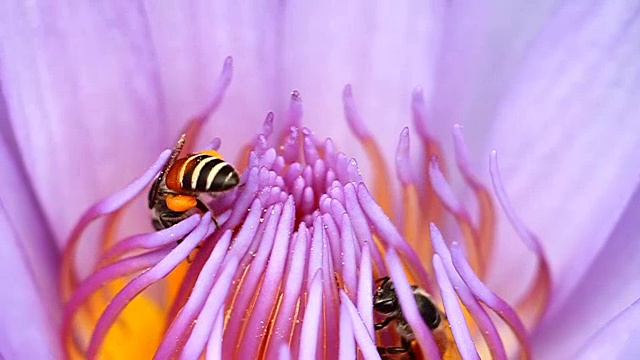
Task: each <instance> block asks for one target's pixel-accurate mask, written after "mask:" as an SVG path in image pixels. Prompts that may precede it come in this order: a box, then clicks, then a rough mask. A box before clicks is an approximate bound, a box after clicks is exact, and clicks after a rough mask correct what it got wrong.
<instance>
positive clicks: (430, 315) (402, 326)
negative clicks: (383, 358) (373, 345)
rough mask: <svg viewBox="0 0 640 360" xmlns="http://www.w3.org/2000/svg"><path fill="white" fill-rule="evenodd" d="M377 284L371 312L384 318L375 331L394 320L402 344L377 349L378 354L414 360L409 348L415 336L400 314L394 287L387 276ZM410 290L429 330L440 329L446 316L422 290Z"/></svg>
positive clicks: (376, 325)
mask: <svg viewBox="0 0 640 360" xmlns="http://www.w3.org/2000/svg"><path fill="white" fill-rule="evenodd" d="M378 283H380V285H379V286H378V288H377V289H376V292H375V293H374V295H373V310H375V311H376V312H377V313H379V314H381V315H384V316H385V318H384V320H383V321H382V322H380V323H377V324H375V330H376V331H380V330H382V329H384V328H385V327H387V325H389V323H391V322H392V321H393V320H395V321H396V324H395V325H396V331H397V333H398V335H400V337H401V342H402V343H401V345H402V346H391V347H378V353H380V355H394V354H407V355H408V357H409V358H410V359H415V355H414V354H413V350H412V348H411V343H412V342H413V340H415V334H414V333H413V330H411V327H410V326H409V323H408V322H407V319H405V317H404V315H403V314H402V309H401V308H400V302H399V301H398V296H397V294H396V290H395V286H394V285H393V282H392V281H391V279H389V277H388V276H387V277H383V278H381V279H378V280H376V284H378ZM411 289H412V290H413V295H414V297H415V299H416V303H417V304H418V311H419V312H420V315H422V319H423V320H424V322H425V323H426V324H427V326H428V327H429V329H431V331H435V330H436V329H438V328H439V327H441V326H440V325H441V323H442V321H443V319H446V315H445V314H444V313H443V312H441V311H440V310H438V308H437V307H436V305H435V304H434V302H433V300H432V299H431V296H430V295H429V294H428V293H427V292H426V291H425V290H424V289H422V288H420V287H418V286H415V285H413V286H411Z"/></svg>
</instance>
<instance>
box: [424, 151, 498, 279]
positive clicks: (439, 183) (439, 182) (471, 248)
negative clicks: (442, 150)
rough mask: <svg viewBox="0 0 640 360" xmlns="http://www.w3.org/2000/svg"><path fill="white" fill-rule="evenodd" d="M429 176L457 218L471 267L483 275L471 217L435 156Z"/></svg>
mask: <svg viewBox="0 0 640 360" xmlns="http://www.w3.org/2000/svg"><path fill="white" fill-rule="evenodd" d="M429 178H430V180H431V184H432V186H433V189H434V191H435V192H436V194H437V195H438V197H439V198H440V200H441V201H442V203H443V204H444V207H445V208H446V209H447V211H449V212H450V213H451V214H452V215H453V216H454V217H455V218H456V220H457V222H458V225H459V227H460V230H461V231H462V235H463V238H464V240H465V242H464V243H465V245H466V246H467V249H468V252H469V256H470V257H471V261H470V262H471V264H472V266H473V269H474V270H475V271H476V272H477V273H478V274H480V276H483V275H484V272H485V264H484V263H483V259H482V258H481V257H480V250H479V249H480V244H478V241H479V239H478V234H477V232H476V231H475V228H474V227H473V225H472V223H471V218H470V216H469V213H468V212H467V210H466V208H465V207H464V205H462V203H461V202H460V201H458V199H457V198H456V195H455V194H454V193H453V190H452V189H451V187H450V186H449V183H447V180H446V179H445V178H444V174H443V173H442V172H441V171H440V168H439V167H438V162H437V160H436V158H433V159H431V162H430V163H429Z"/></svg>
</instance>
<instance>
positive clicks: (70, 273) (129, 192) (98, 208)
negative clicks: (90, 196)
mask: <svg viewBox="0 0 640 360" xmlns="http://www.w3.org/2000/svg"><path fill="white" fill-rule="evenodd" d="M170 155H171V150H164V151H163V152H162V153H160V156H159V157H158V159H157V160H156V161H155V162H154V163H153V165H151V167H149V169H148V170H147V171H145V173H144V174H142V176H140V177H139V178H138V179H136V180H134V181H133V182H132V183H131V184H129V185H127V186H126V187H125V188H124V189H122V190H120V191H119V192H117V193H115V194H113V195H111V196H109V197H107V198H104V199H103V200H100V201H98V202H97V203H96V204H94V205H93V206H92V207H90V208H89V209H88V210H87V211H85V212H84V214H82V217H80V220H79V221H78V223H77V224H76V226H75V227H74V228H73V230H72V231H71V235H69V239H67V241H66V244H67V245H66V247H65V249H64V252H63V255H62V264H61V274H62V275H61V282H62V283H61V288H62V294H63V297H65V298H66V297H68V296H70V294H71V292H72V291H73V289H74V288H75V287H76V284H77V282H78V280H77V275H76V271H75V267H74V266H73V260H74V256H75V252H76V249H77V247H78V241H79V240H80V235H82V232H83V231H84V230H85V229H86V227H87V226H88V225H89V224H90V223H91V222H93V221H94V220H95V219H97V218H99V217H101V216H105V215H107V214H111V213H113V212H115V211H118V210H119V209H121V208H122V207H123V206H124V205H125V204H128V203H129V202H131V201H132V200H133V199H134V198H135V197H136V196H137V195H138V194H140V193H141V192H142V191H143V190H144V189H145V188H146V187H147V185H149V183H151V181H153V180H154V179H155V177H156V174H158V172H159V171H160V169H162V166H163V165H164V163H165V162H166V161H167V160H168V159H169V156H170Z"/></svg>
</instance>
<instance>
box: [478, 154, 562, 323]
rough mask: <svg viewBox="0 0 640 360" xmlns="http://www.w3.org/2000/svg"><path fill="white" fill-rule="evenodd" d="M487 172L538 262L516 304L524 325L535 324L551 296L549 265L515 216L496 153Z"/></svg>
mask: <svg viewBox="0 0 640 360" xmlns="http://www.w3.org/2000/svg"><path fill="white" fill-rule="evenodd" d="M489 170H490V172H491V181H492V183H493V189H494V191H495V193H496V197H497V198H498V202H499V203H500V206H502V210H503V211H504V213H505V215H506V216H507V218H508V219H509V222H511V225H512V226H513V228H514V229H515V230H516V233H517V234H518V236H519V237H520V239H521V240H522V242H523V243H524V244H525V245H526V246H527V248H529V250H531V251H532V252H533V253H534V255H535V256H536V257H537V260H538V268H537V270H536V277H535V280H534V282H533V285H532V286H531V287H530V288H529V290H528V291H527V293H526V294H525V295H524V297H523V300H521V301H520V302H519V303H518V306H517V308H518V309H519V310H520V311H518V312H519V313H520V314H524V315H527V317H526V319H525V323H528V324H536V323H538V321H539V320H540V318H541V317H542V315H543V314H544V311H545V310H546V309H547V307H548V306H547V305H548V304H549V298H550V294H551V281H552V280H551V270H550V268H549V263H548V262H547V258H546V256H545V254H544V250H543V249H542V246H540V241H539V240H538V238H537V237H536V236H535V235H534V234H533V233H532V232H531V231H529V229H527V227H526V226H525V225H524V223H523V222H522V220H521V219H520V217H519V216H518V215H517V214H516V212H515V210H514V209H513V207H512V206H511V203H510V202H509V198H508V197H507V193H506V191H505V190H504V185H503V184H502V178H501V176H500V170H499V168H498V153H497V152H496V151H495V150H493V151H492V152H491V155H490V157H489Z"/></svg>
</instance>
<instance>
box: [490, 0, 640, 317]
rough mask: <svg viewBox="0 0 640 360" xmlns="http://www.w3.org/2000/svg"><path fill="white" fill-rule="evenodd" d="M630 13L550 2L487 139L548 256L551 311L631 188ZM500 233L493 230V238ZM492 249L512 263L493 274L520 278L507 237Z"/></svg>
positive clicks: (629, 5) (633, 13) (635, 145)
mask: <svg viewBox="0 0 640 360" xmlns="http://www.w3.org/2000/svg"><path fill="white" fill-rule="evenodd" d="M637 12H638V8H637V4H636V3H635V2H633V1H631V2H615V3H612V2H606V3H605V2H596V3H591V2H576V3H574V4H572V5H571V6H562V7H559V8H558V9H557V11H556V12H555V13H554V14H553V17H552V18H551V19H550V20H549V21H548V23H547V24H546V25H545V29H544V31H543V32H542V33H541V34H539V36H538V38H537V40H536V41H535V42H534V43H533V44H531V47H530V49H529V52H528V54H527V55H526V57H525V59H524V62H523V65H522V67H521V68H520V69H519V72H518V73H517V75H516V78H515V81H514V84H513V86H512V87H511V88H510V89H509V92H508V94H507V96H506V98H505V99H504V101H503V103H502V104H501V107H500V109H499V115H498V119H497V121H496V122H495V126H494V128H493V130H492V138H491V139H490V140H489V141H488V143H489V144H490V146H491V147H495V148H496V149H497V150H498V151H500V153H501V156H502V165H503V166H502V169H503V170H504V171H503V173H504V180H505V184H506V188H507V193H508V194H509V197H510V198H511V199H512V200H513V205H514V208H516V209H518V210H519V213H520V214H521V216H522V218H523V219H526V221H527V223H528V224H530V226H531V228H532V229H533V231H534V232H535V233H537V234H538V235H539V238H540V239H541V241H542V245H543V248H544V249H545V250H546V252H547V254H548V257H549V262H550V265H551V269H552V274H553V278H554V280H555V288H554V298H553V302H552V304H551V305H550V311H552V312H553V311H554V310H557V309H558V308H559V306H560V305H561V304H562V303H563V302H564V301H565V300H566V299H567V296H569V295H570V294H571V292H572V291H573V289H574V287H575V286H576V285H577V283H578V282H579V281H580V279H581V278H582V277H583V276H584V275H585V272H586V271H587V269H588V268H589V266H590V264H591V263H592V262H593V260H594V259H595V257H596V256H597V254H598V253H599V252H600V250H601V249H602V248H603V246H604V244H605V243H606V241H607V239H608V237H609V235H610V234H611V232H612V231H613V229H614V227H615V224H616V223H617V221H618V219H619V217H620V216H621V214H622V212H623V211H624V208H625V206H626V204H627V203H628V202H629V199H630V198H631V196H632V194H633V192H634V191H635V189H636V187H637V186H638V178H639V177H640V157H639V156H638V152H639V151H640V137H639V136H638V131H640V122H638V115H639V114H640V102H638V101H637V94H638V91H639V86H640V83H639V82H638V81H637V80H638V73H639V72H640V53H639V52H638V51H637V39H638V38H639V37H640V26H638V24H637ZM500 223H504V222H502V221H501V222H500ZM509 233H510V230H508V229H507V228H506V227H505V226H501V227H500V228H499V238H502V239H505V238H507V237H508V236H507V235H508V234H509ZM500 247H501V249H500V251H499V254H498V255H499V256H500V257H503V256H510V257H512V258H513V259H514V261H515V262H517V263H518V264H519V265H520V266H519V267H518V268H516V269H514V270H515V271H500V274H501V275H502V276H500V278H499V279H498V281H499V282H500V283H502V284H503V286H504V287H505V288H509V287H510V286H511V285H513V284H515V283H516V282H522V280H521V279H523V278H524V276H523V275H524V272H526V271H529V270H530V267H529V266H523V264H530V263H531V261H530V260H529V261H528V262H526V260H525V257H524V256H521V254H522V251H518V249H517V248H516V247H511V246H509V243H503V244H501V246H500ZM507 254H508V255H507ZM509 280H511V281H509Z"/></svg>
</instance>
